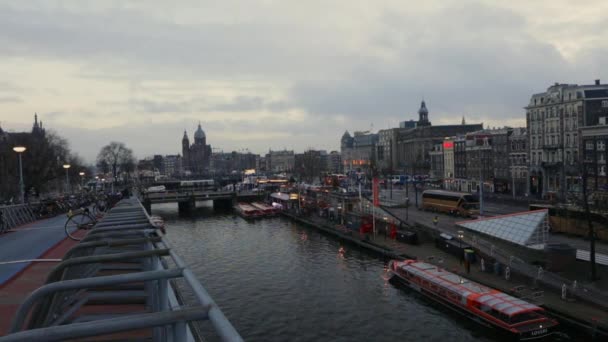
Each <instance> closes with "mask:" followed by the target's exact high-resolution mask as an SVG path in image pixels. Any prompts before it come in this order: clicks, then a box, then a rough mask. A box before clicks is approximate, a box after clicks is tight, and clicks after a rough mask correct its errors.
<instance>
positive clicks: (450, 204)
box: [421, 190, 479, 217]
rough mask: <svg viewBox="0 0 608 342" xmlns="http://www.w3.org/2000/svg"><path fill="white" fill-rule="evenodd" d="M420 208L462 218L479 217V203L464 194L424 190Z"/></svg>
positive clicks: (469, 195)
mask: <svg viewBox="0 0 608 342" xmlns="http://www.w3.org/2000/svg"><path fill="white" fill-rule="evenodd" d="M421 208H422V210H432V211H438V212H443V213H448V214H451V215H458V216H464V217H471V216H477V215H479V201H478V200H477V198H476V197H475V196H473V195H471V194H468V193H465V192H454V191H445V190H426V191H424V192H423V193H422V206H421Z"/></svg>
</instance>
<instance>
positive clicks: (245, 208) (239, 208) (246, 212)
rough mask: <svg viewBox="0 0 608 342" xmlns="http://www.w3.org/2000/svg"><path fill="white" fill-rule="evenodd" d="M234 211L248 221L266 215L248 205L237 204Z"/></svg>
mask: <svg viewBox="0 0 608 342" xmlns="http://www.w3.org/2000/svg"><path fill="white" fill-rule="evenodd" d="M234 210H236V212H237V213H239V215H241V216H242V217H244V218H246V219H254V218H258V217H262V216H263V215H264V214H263V213H262V212H261V211H260V210H259V209H258V208H256V207H254V206H252V205H249V204H247V203H237V204H236V205H235V206H234Z"/></svg>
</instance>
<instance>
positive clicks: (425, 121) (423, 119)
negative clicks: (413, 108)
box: [417, 101, 431, 127]
mask: <svg viewBox="0 0 608 342" xmlns="http://www.w3.org/2000/svg"><path fill="white" fill-rule="evenodd" d="M418 117H419V118H418V124H417V126H418V127H422V126H430V125H431V123H430V122H429V110H428V109H426V103H424V101H422V103H421V104H420V109H418Z"/></svg>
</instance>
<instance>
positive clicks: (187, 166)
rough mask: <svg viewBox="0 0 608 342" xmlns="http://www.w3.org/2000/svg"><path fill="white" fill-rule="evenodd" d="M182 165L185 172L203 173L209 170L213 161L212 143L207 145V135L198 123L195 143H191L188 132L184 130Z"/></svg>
mask: <svg viewBox="0 0 608 342" xmlns="http://www.w3.org/2000/svg"><path fill="white" fill-rule="evenodd" d="M182 155H183V160H182V165H183V169H184V172H186V173H188V172H189V173H190V174H193V175H202V174H205V173H207V172H209V165H210V162H211V145H207V136H206V135H205V132H204V131H203V129H202V128H201V124H200V123H199V124H198V128H197V130H196V131H195V132H194V144H192V145H190V139H188V134H187V133H186V131H184V137H183V138H182Z"/></svg>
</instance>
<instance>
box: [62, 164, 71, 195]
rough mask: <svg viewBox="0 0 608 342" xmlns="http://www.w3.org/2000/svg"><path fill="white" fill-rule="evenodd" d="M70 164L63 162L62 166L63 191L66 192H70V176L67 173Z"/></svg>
mask: <svg viewBox="0 0 608 342" xmlns="http://www.w3.org/2000/svg"><path fill="white" fill-rule="evenodd" d="M71 166H72V165H70V164H63V168H64V169H65V192H66V193H70V176H69V173H68V170H69V169H70V167H71Z"/></svg>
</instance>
